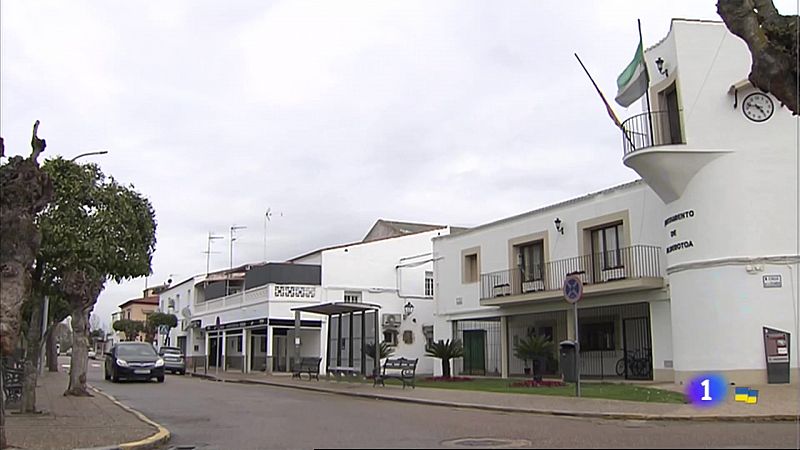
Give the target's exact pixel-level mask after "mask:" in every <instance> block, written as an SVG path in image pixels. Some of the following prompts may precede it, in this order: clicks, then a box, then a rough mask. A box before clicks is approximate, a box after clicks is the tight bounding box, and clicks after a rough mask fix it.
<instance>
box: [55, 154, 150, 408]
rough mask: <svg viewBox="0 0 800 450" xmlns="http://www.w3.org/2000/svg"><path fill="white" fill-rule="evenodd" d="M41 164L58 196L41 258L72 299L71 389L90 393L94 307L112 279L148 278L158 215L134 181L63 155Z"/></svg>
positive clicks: (60, 289) (58, 287) (69, 392)
mask: <svg viewBox="0 0 800 450" xmlns="http://www.w3.org/2000/svg"><path fill="white" fill-rule="evenodd" d="M42 169H43V170H44V171H45V173H47V174H48V175H49V176H50V177H51V178H52V180H53V183H54V186H55V196H54V199H53V202H51V204H50V205H49V206H48V207H47V208H46V209H45V210H44V211H43V212H42V214H41V216H40V227H41V230H42V247H41V250H40V255H39V260H41V262H42V264H43V268H42V271H43V274H44V276H43V279H44V283H46V284H47V285H48V286H50V287H52V288H53V289H55V290H57V291H58V292H59V293H60V294H61V295H62V296H63V297H64V298H65V299H66V301H67V302H68V304H69V309H70V316H71V317H72V330H73V345H72V356H71V361H70V366H71V369H70V384H69V387H68V389H67V391H66V392H65V394H66V395H84V396H85V395H90V394H89V392H88V391H87V389H86V369H87V366H88V349H87V335H88V333H89V325H88V321H89V311H91V309H92V307H93V306H94V304H95V303H96V302H97V297H98V296H99V295H100V292H101V291H102V290H103V288H104V287H105V283H106V281H107V280H109V279H111V280H114V281H116V282H121V281H122V280H126V279H132V278H137V277H140V276H145V275H149V273H150V265H151V261H152V256H153V251H154V250H155V243H156V237H155V229H156V221H155V214H154V212H153V208H152V206H151V205H150V202H149V201H148V200H147V199H146V198H144V197H142V196H141V195H140V194H139V193H137V192H136V191H135V190H134V189H133V186H123V185H120V184H119V183H118V182H117V181H116V180H114V179H113V178H112V177H109V178H106V176H105V175H104V174H103V173H102V171H100V169H99V168H98V167H97V166H96V165H94V164H85V165H78V164H75V163H73V162H71V161H67V160H64V159H62V158H56V159H52V160H48V161H46V162H45V164H44V165H43V166H42Z"/></svg>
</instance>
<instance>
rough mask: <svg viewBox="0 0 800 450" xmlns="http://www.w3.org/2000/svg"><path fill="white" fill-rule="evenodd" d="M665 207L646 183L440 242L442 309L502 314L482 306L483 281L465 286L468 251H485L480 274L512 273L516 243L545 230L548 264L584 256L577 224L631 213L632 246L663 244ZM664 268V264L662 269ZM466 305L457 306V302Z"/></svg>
mask: <svg viewBox="0 0 800 450" xmlns="http://www.w3.org/2000/svg"><path fill="white" fill-rule="evenodd" d="M663 209H664V205H663V203H662V202H661V200H660V199H659V198H658V197H657V196H656V195H655V193H654V192H653V191H652V190H651V189H650V188H649V187H648V186H647V185H646V184H644V183H637V184H630V185H627V186H625V187H622V188H619V189H615V190H612V191H610V192H605V193H600V194H597V195H593V196H591V197H588V198H585V199H579V200H576V201H574V202H569V203H568V204H565V205H563V206H555V207H552V208H548V209H546V210H544V211H541V212H533V213H528V214H523V215H520V216H516V217H513V218H509V219H504V220H502V221H498V222H494V223H491V224H487V225H484V226H481V227H478V228H477V229H473V230H470V231H466V232H463V233H459V234H457V235H455V236H448V237H443V238H438V239H434V245H433V247H434V253H435V256H436V257H437V258H441V260H439V261H437V263H436V264H435V272H436V273H435V274H434V277H435V278H436V280H437V281H438V283H439V286H438V287H439V289H438V292H437V294H436V310H437V313H438V314H441V315H456V314H457V315H463V316H464V318H467V317H470V316H476V314H477V315H478V316H484V317H485V316H486V315H487V314H492V312H491V311H496V308H493V307H482V306H480V303H479V300H480V279H479V281H478V282H476V283H468V284H464V283H462V282H461V264H462V261H461V258H462V256H461V252H462V250H465V249H469V248H473V247H480V258H479V259H480V262H479V268H478V269H479V272H480V273H482V274H483V273H489V272H495V271H500V270H508V269H511V268H512V267H509V255H508V252H509V245H508V241H509V240H510V239H513V238H516V237H520V236H525V235H529V234H533V233H540V232H544V233H546V234H547V242H548V243H549V247H548V251H549V257H548V258H547V261H554V260H559V259H565V258H572V257H575V256H580V255H583V254H584V252H583V251H582V250H579V248H578V246H579V244H578V230H577V229H576V228H577V223H578V222H581V221H584V220H589V219H594V218H597V217H600V216H604V215H607V214H612V213H616V212H619V211H623V210H627V211H628V214H629V218H630V221H629V226H628V230H629V233H630V242H631V245H637V244H647V245H656V246H663V239H664V237H663V232H662V231H661V229H660V227H659V223H660V221H661V220H662V219H661V217H662V216H663V214H664V213H663ZM556 217H558V218H559V219H561V222H562V226H563V227H564V234H563V235H562V234H560V233H557V232H556V231H555V226H554V224H553V221H554V220H555V218H556ZM662 270H663V266H662ZM458 298H460V299H461V305H457V304H456V301H457V299H458Z"/></svg>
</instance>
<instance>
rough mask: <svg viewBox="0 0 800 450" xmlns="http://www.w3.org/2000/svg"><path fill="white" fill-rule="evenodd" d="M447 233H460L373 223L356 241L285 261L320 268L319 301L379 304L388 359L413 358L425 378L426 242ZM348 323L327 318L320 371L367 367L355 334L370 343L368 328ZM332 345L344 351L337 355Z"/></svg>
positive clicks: (429, 312)
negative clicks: (391, 350) (389, 352)
mask: <svg viewBox="0 0 800 450" xmlns="http://www.w3.org/2000/svg"><path fill="white" fill-rule="evenodd" d="M453 231H460V229H458V228H451V227H449V226H440V225H426V224H416V223H406V222H393V221H385V220H378V221H377V222H376V223H375V225H374V226H373V227H372V229H371V230H370V231H369V232H368V233H367V235H366V236H365V238H364V239H363V240H362V241H360V242H354V243H351V244H345V245H339V246H335V247H329V248H324V249H320V250H316V251H314V252H311V253H308V254H305V255H302V256H298V257H296V258H293V259H292V260H290V262H293V263H297V264H319V265H321V266H322V299H323V302H329V303H335V302H354V303H366V304H372V305H377V306H379V307H380V327H381V330H380V331H381V335H382V339H383V340H384V341H386V342H388V343H390V344H391V345H392V346H393V347H394V354H393V355H392V357H405V358H410V359H414V358H418V359H419V362H418V366H417V373H420V374H424V373H429V374H430V373H433V363H434V359H433V358H431V357H427V356H425V346H426V344H427V343H428V342H429V341H430V340H431V339H433V333H434V330H433V325H434V318H433V295H434V286H435V283H434V278H433V257H432V239H434V238H436V237H440V236H447V235H449V234H450V233H451V232H453ZM407 311H411V313H410V314H407ZM350 320H351V318H350V317H348V316H347V315H343V316H342V317H339V316H332V317H331V320H330V327H329V330H330V333H329V336H328V342H329V343H330V345H328V346H326V347H325V349H324V351H325V354H323V355H322V356H323V358H324V361H323V367H328V366H337V367H339V366H349V367H354V368H357V369H362V367H363V364H365V363H367V358H363V359H362V357H361V345H362V338H361V336H362V335H363V336H365V337H366V340H365V342H372V341H374V338H372V339H370V337H371V336H373V335H374V328H372V326H371V323H369V321H368V323H366V324H364V325H363V326H360V322H359V323H356V322H353V323H354V326H352V327H351V325H350ZM340 323H341V333H342V334H341V335H340V334H339V333H340V330H339V324H340ZM351 328H352V329H353V334H352V335H351V333H350V330H351ZM362 333H363V334H362ZM337 342H339V343H340V346H341V347H343V349H344V351H342V349H341V348H340V349H338V351H337V345H336V343H337ZM351 355H352V356H351ZM351 357H352V359H351ZM367 366H368V367H369V364H368V363H367Z"/></svg>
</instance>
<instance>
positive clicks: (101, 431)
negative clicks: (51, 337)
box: [6, 372, 158, 450]
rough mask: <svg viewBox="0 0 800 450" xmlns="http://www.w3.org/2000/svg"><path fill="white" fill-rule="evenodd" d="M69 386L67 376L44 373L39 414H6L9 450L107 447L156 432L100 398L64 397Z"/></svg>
mask: <svg viewBox="0 0 800 450" xmlns="http://www.w3.org/2000/svg"><path fill="white" fill-rule="evenodd" d="M68 384H69V378H68V375H67V374H66V373H63V372H58V373H54V372H45V373H44V374H43V375H41V376H40V377H39V387H37V389H36V406H37V408H39V410H41V411H42V414H37V415H32V414H25V415H21V414H18V413H16V412H14V411H13V410H12V411H9V410H6V438H7V440H8V442H7V443H8V444H9V446H10V448H21V449H37V450H40V449H41V450H44V449H59V450H60V449H72V448H91V447H109V446H117V445H119V444H121V443H125V442H131V441H139V440H142V439H145V438H148V437H150V436H152V435H154V434H155V433H156V432H157V431H158V429H157V428H155V427H153V426H151V425H148V424H146V423H144V422H143V421H141V420H140V419H139V418H138V417H137V416H136V415H134V414H133V413H131V412H128V411H127V410H125V409H123V408H122V407H120V406H118V405H117V404H115V403H114V402H112V401H111V400H110V399H109V398H107V397H106V396H104V395H102V394H99V393H94V397H64V395H63V393H64V391H65V390H66V388H67V385H68Z"/></svg>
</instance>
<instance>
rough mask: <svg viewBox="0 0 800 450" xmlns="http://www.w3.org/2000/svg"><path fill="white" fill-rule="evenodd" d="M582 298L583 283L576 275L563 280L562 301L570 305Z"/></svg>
mask: <svg viewBox="0 0 800 450" xmlns="http://www.w3.org/2000/svg"><path fill="white" fill-rule="evenodd" d="M581 297H583V281H581V278H580V277H579V276H577V275H570V276H568V277H567V278H565V279H564V299H566V300H567V301H568V302H570V303H577V302H578V300H580V299H581Z"/></svg>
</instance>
